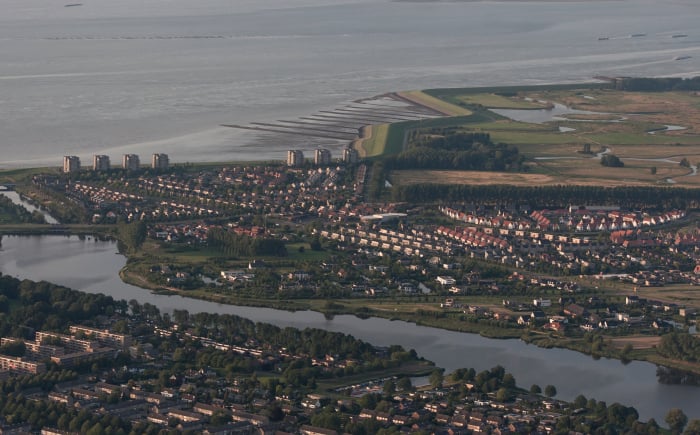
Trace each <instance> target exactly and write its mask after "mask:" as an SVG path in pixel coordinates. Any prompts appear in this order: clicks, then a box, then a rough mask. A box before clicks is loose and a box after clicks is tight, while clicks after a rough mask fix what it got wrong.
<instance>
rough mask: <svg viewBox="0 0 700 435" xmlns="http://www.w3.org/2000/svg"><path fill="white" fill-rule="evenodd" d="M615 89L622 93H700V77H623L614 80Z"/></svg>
mask: <svg viewBox="0 0 700 435" xmlns="http://www.w3.org/2000/svg"><path fill="white" fill-rule="evenodd" d="M613 86H614V87H615V89H618V90H621V91H647V92H662V91H700V76H698V77H692V78H687V79H684V78H679V77H659V78H650V77H621V78H616V79H614V80H613Z"/></svg>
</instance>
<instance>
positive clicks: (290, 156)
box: [287, 150, 304, 168]
mask: <svg viewBox="0 0 700 435" xmlns="http://www.w3.org/2000/svg"><path fill="white" fill-rule="evenodd" d="M303 164H304V153H303V152H302V151H301V150H289V151H287V166H290V167H292V168H297V167H299V166H302V165H303Z"/></svg>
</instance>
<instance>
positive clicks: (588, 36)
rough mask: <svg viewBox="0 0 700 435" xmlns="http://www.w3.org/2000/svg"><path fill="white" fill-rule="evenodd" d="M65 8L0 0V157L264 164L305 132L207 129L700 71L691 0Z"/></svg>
mask: <svg viewBox="0 0 700 435" xmlns="http://www.w3.org/2000/svg"><path fill="white" fill-rule="evenodd" d="M66 3H72V2H66ZM82 3H83V5H82V6H75V7H65V5H64V2H61V1H60V0H31V1H27V0H4V1H3V2H2V12H1V13H0V59H2V62H0V132H1V134H0V149H1V150H2V157H0V168H3V167H12V166H32V165H39V164H49V165H58V164H59V163H60V158H61V156H62V155H65V154H77V155H79V156H81V157H83V158H84V161H88V160H89V159H90V157H91V155H92V154H94V153H105V154H109V155H111V156H112V160H113V162H118V161H119V159H120V156H121V154H122V153H126V152H130V153H131V152H135V153H140V154H142V160H146V161H147V160H148V156H150V153H153V152H166V153H169V154H170V157H171V160H173V161H176V162H185V161H221V160H251V159H256V160H259V159H281V158H283V157H284V150H286V149H288V148H290V147H297V146H300V147H302V146H303V145H304V143H303V142H304V141H308V139H305V138H303V137H298V138H290V139H289V140H288V141H285V143H279V142H276V141H274V140H272V139H270V137H266V136H264V134H261V133H258V132H252V131H244V130H234V129H228V128H224V127H220V124H222V123H237V124H245V123H248V122H254V121H258V122H266V121H267V122H269V121H274V120H277V119H281V118H286V119H290V118H295V117H297V116H304V115H308V114H311V113H313V112H315V111H317V110H320V109H332V108H334V107H337V106H339V105H342V104H344V103H347V102H349V101H352V100H354V99H358V98H362V97H368V96H373V95H376V94H381V93H384V92H388V91H395V90H407V89H423V88H431V87H457V86H484V85H500V84H542V83H552V82H578V81H584V80H590V79H592V77H593V76H595V75H623V74H624V75H638V76H654V75H682V76H686V75H694V74H700V72H699V71H700V28H699V27H698V26H697V19H698V17H699V16H700V2H697V1H692V0H623V1H580V2H579V1H567V2H556V1H546V2H529V1H514V2H498V1H488V2H471V1H444V2H443V1H430V2H422V1H387V0H345V1H329V0H197V1H192V0H149V1H147V2H144V1H140V0H119V1H113V0H82ZM634 34H637V35H643V36H636V37H632V35H634ZM680 34H683V35H687V36H685V37H677V38H673V37H672V36H673V35H680ZM601 37H605V38H609V39H607V40H599V38H601ZM678 56H691V57H690V58H688V59H685V60H674V58H676V57H678ZM335 146H336V147H337V146H338V145H335Z"/></svg>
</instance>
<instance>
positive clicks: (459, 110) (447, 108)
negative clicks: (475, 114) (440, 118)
mask: <svg viewBox="0 0 700 435" xmlns="http://www.w3.org/2000/svg"><path fill="white" fill-rule="evenodd" d="M399 96H401V97H403V98H405V99H407V100H410V101H413V102H415V103H416V104H419V105H421V106H425V107H429V108H431V109H433V110H436V111H438V112H441V113H443V114H445V115H446V116H465V115H471V113H472V111H471V110H469V109H466V108H464V107H460V106H457V105H455V104H452V103H450V102H447V101H445V100H441V99H439V98H435V97H433V96H432V95H428V94H426V93H425V92H423V91H406V92H399Z"/></svg>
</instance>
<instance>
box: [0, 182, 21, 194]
mask: <svg viewBox="0 0 700 435" xmlns="http://www.w3.org/2000/svg"><path fill="white" fill-rule="evenodd" d="M15 186H17V185H16V184H12V183H0V192H2V191H8V190H15Z"/></svg>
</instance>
